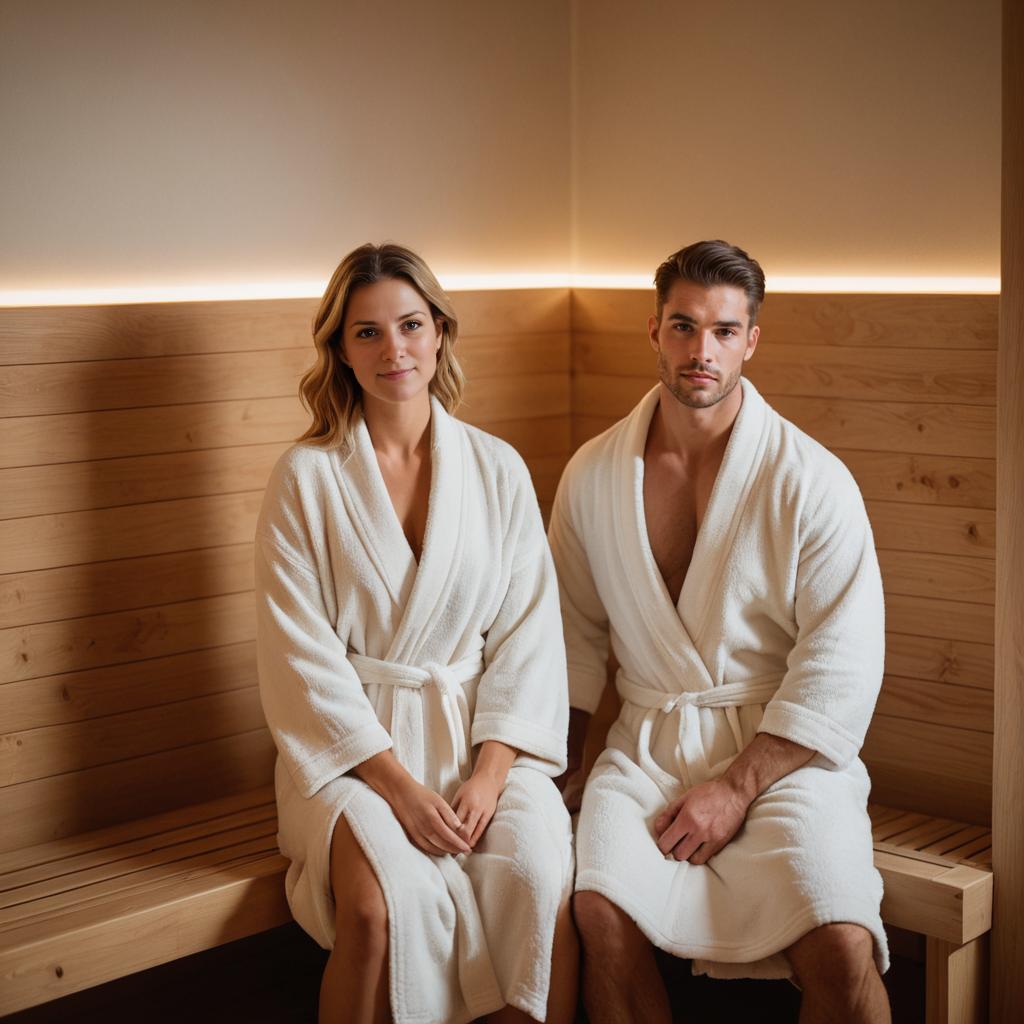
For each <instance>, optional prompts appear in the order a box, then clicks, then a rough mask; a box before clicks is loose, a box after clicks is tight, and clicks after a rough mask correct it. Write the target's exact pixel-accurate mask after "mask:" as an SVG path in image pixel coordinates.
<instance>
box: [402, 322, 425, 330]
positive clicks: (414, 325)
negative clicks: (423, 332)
mask: <svg viewBox="0 0 1024 1024" xmlns="http://www.w3.org/2000/svg"><path fill="white" fill-rule="evenodd" d="M402 326H403V327H404V328H405V329H406V330H407V331H417V330H419V329H420V328H421V327H422V326H423V324H421V323H420V322H419V320H406V321H405V323H404V324H402Z"/></svg>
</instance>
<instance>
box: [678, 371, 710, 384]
mask: <svg viewBox="0 0 1024 1024" xmlns="http://www.w3.org/2000/svg"><path fill="white" fill-rule="evenodd" d="M682 376H684V377H685V378H686V379H687V380H692V381H697V382H698V383H700V382H704V381H706V382H707V383H709V384H710V383H711V382H712V381H715V380H717V379H718V378H717V377H714V376H712V375H711V374H710V373H684V374H683V375H682Z"/></svg>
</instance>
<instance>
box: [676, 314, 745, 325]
mask: <svg viewBox="0 0 1024 1024" xmlns="http://www.w3.org/2000/svg"><path fill="white" fill-rule="evenodd" d="M669 320H678V321H679V322H681V323H684V324H696V323H697V321H696V320H695V319H694V318H693V317H692V316H690V315H689V314H688V313H671V314H670V315H669ZM715 326H716V327H742V326H743V323H742V321H740V320H716V321H715Z"/></svg>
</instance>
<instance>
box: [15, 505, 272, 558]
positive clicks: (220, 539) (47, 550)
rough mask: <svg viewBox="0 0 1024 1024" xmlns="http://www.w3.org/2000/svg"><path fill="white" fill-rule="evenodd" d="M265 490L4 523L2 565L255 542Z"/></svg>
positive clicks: (159, 552)
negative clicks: (257, 521)
mask: <svg viewBox="0 0 1024 1024" xmlns="http://www.w3.org/2000/svg"><path fill="white" fill-rule="evenodd" d="M262 499H263V491H262V490H259V491H246V492H244V493H242V494H217V495H212V496H210V497H205V498H183V499H180V500H178V501H161V502H156V503H153V504H148V505H125V506H122V507H120V508H107V509H91V510H89V511H87V512H62V513H60V514H58V515H52V516H32V517H29V518H27V519H8V520H6V521H4V522H0V566H3V567H4V568H5V569H6V570H7V571H8V572H29V571H32V570H36V569H51V568H55V567H57V566H62V565H77V564H79V563H84V562H94V561H102V560H106V559H113V558H135V557H140V556H144V555H154V554H164V553H167V552H172V551H185V550H189V549H194V548H213V547H222V546H224V545H227V544H241V543H245V542H247V541H251V540H252V536H253V532H254V531H255V529H256V517H257V515H258V514H259V508H260V502H261V501H262Z"/></svg>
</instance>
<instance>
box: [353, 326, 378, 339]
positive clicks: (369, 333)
mask: <svg viewBox="0 0 1024 1024" xmlns="http://www.w3.org/2000/svg"><path fill="white" fill-rule="evenodd" d="M376 333H377V332H376V331H375V330H374V329H373V328H372V327H364V328H363V329H362V330H361V331H358V332H357V333H356V337H357V338H372V337H373V336H374V335H375V334H376Z"/></svg>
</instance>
